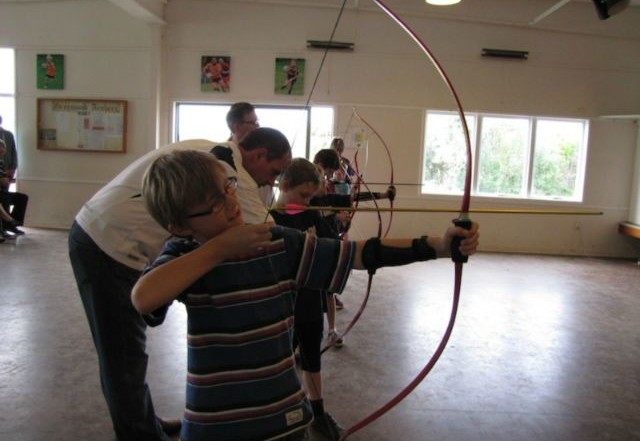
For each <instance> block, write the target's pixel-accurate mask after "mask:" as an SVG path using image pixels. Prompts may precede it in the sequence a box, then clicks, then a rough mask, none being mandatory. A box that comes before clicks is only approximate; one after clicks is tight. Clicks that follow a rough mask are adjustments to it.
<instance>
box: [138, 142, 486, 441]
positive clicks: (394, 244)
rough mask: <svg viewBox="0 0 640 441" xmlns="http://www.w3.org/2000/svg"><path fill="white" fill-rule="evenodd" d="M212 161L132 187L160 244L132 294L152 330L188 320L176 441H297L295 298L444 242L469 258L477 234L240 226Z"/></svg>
mask: <svg viewBox="0 0 640 441" xmlns="http://www.w3.org/2000/svg"><path fill="white" fill-rule="evenodd" d="M235 184H236V182H235V179H234V178H228V177H227V176H226V174H225V172H224V169H223V168H222V167H221V165H220V164H219V163H218V161H217V160H216V159H215V158H214V157H213V155H211V154H208V153H203V152H197V151H189V150H186V151H184V150H183V151H173V152H170V153H167V154H166V155H163V156H161V157H159V158H158V159H157V160H156V161H155V162H154V163H153V164H152V165H151V166H150V167H149V169H148V170H147V172H146V174H145V177H144V181H143V197H144V200H145V204H146V207H147V209H148V210H149V212H150V213H151V215H152V216H153V217H154V219H155V220H156V221H157V222H158V223H160V225H162V226H163V227H165V228H166V229H167V230H168V231H169V232H171V233H172V234H173V235H174V236H175V238H173V239H171V240H169V241H168V242H167V243H166V244H165V247H164V250H163V251H162V253H161V255H160V256H159V257H158V258H157V259H156V261H155V262H154V263H153V264H152V265H151V266H150V267H149V268H147V270H146V271H145V273H144V275H143V276H142V277H141V278H140V279H139V280H138V282H137V283H136V285H135V286H134V288H133V291H132V301H133V304H134V306H135V307H136V309H138V311H140V312H141V313H142V314H146V315H147V316H148V317H149V319H150V320H151V321H153V322H155V324H159V323H161V322H162V320H163V318H164V315H165V314H166V311H167V308H168V307H169V305H170V304H171V303H172V302H173V300H174V299H177V300H179V301H181V302H183V303H184V304H185V306H186V308H187V314H188V366H187V369H188V374H187V392H186V408H185V412H184V417H183V423H182V429H181V433H180V439H181V440H182V441H205V440H206V441H212V440H216V441H231V440H233V441H249V440H251V441H257V440H282V441H294V440H303V439H304V437H305V432H306V427H307V426H308V425H309V423H310V422H311V420H312V412H311V408H310V405H309V402H308V400H307V399H306V397H305V394H304V391H303V390H302V387H301V385H300V381H299V379H298V375H297V373H296V370H295V359H294V356H293V352H292V345H291V335H292V331H293V307H294V302H295V293H296V291H297V288H299V287H307V288H312V289H316V290H329V291H332V292H341V291H342V289H343V288H344V286H345V284H346V281H347V278H348V275H349V272H350V270H351V269H352V268H355V269H367V270H369V271H375V270H376V269H377V268H379V267H382V266H393V265H403V264H408V263H412V262H416V261H422V260H429V259H435V258H436V257H438V256H444V255H449V253H450V250H449V247H450V244H451V241H452V239H453V237H454V236H461V237H462V242H461V245H460V251H461V252H462V254H463V255H470V254H473V253H474V252H475V250H476V248H477V244H478V231H477V230H478V226H477V224H473V226H472V228H471V230H464V229H462V228H458V227H451V228H448V229H447V231H446V232H445V234H444V236H442V238H439V237H433V236H431V237H424V236H423V237H421V238H419V239H413V240H412V239H384V240H379V239H369V240H367V241H360V242H350V241H341V240H335V239H322V238H318V237H316V236H315V235H312V234H306V233H303V232H300V231H298V230H293V229H288V228H283V227H279V226H274V225H270V224H259V225H244V222H243V220H242V213H241V211H240V206H239V204H238V200H237V199H236V195H235Z"/></svg>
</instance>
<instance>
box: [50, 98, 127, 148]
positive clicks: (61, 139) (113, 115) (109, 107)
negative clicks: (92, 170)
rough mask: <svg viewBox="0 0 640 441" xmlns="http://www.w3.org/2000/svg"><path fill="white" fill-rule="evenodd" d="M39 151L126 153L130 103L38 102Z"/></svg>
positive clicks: (110, 101)
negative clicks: (128, 105)
mask: <svg viewBox="0 0 640 441" xmlns="http://www.w3.org/2000/svg"><path fill="white" fill-rule="evenodd" d="M38 149H40V150H67V151H75V152H109V153H124V152H126V151H127V102H126V101H121V100H90V99H71V98H69V99H51V98H38Z"/></svg>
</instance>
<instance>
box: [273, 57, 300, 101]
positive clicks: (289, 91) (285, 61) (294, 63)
mask: <svg viewBox="0 0 640 441" xmlns="http://www.w3.org/2000/svg"><path fill="white" fill-rule="evenodd" d="M304 61H305V60H304V58H276V72H275V93H276V94H277V95H303V94H304Z"/></svg>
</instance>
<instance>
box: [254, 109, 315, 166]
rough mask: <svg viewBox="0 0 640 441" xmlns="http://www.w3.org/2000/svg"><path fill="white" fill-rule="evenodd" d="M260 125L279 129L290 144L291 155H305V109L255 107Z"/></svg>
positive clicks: (295, 156)
mask: <svg viewBox="0 0 640 441" xmlns="http://www.w3.org/2000/svg"><path fill="white" fill-rule="evenodd" d="M256 115H257V116H258V120H259V121H260V127H271V128H273V129H277V130H280V131H281V132H282V133H284V136H286V137H287V139H288V140H289V143H290V144H291V150H292V156H293V157H294V158H297V157H305V156H306V153H307V111H306V110H304V109H288V108H280V109H278V108H256Z"/></svg>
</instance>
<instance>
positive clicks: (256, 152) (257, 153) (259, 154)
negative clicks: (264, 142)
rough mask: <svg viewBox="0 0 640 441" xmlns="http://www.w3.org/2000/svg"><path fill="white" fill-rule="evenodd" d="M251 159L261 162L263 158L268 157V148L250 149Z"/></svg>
mask: <svg viewBox="0 0 640 441" xmlns="http://www.w3.org/2000/svg"><path fill="white" fill-rule="evenodd" d="M250 154H251V159H253V161H254V162H259V161H260V160H261V159H263V158H265V159H266V157H267V149H266V148H265V147H258V148H257V149H253V150H250Z"/></svg>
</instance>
